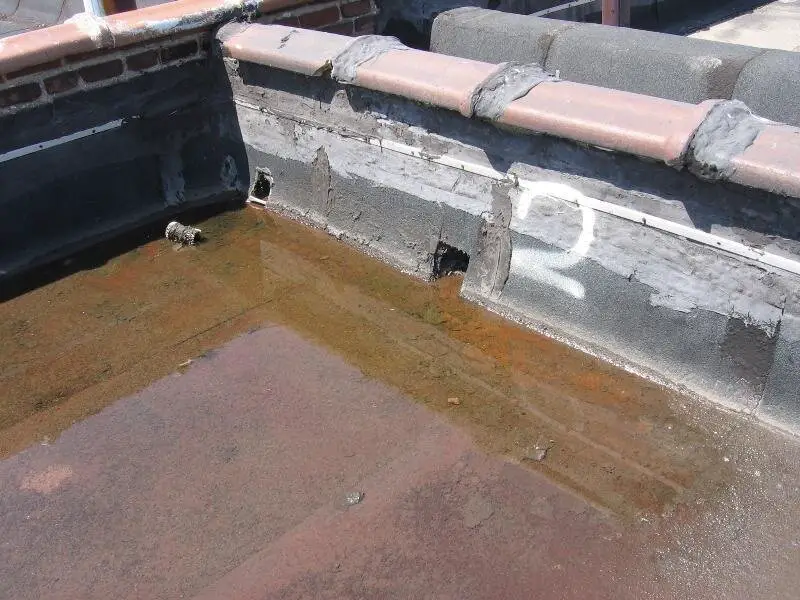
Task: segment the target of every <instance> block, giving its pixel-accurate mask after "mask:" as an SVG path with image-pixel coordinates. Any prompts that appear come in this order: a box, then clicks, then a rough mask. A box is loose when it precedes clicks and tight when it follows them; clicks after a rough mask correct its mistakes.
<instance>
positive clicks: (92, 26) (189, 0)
mask: <svg viewBox="0 0 800 600" xmlns="http://www.w3.org/2000/svg"><path fill="white" fill-rule="evenodd" d="M308 1H309V0H176V1H175V2H168V3H166V4H161V5H157V6H151V7H147V8H142V9H139V10H134V11H129V12H124V13H120V14H117V15H111V16H109V17H105V18H97V17H91V16H90V15H86V14H83V13H81V15H76V17H73V18H72V19H70V20H68V21H67V22H65V23H62V24H59V25H54V26H52V27H45V28H41V29H34V30H32V31H27V32H24V33H21V34H19V35H13V36H9V37H7V38H4V39H2V40H0V74H4V73H10V72H13V71H18V70H20V69H25V68H28V67H31V66H34V65H37V64H39V63H41V62H48V61H51V60H57V59H60V58H64V57H66V56H70V55H72V54H79V53H82V52H89V51H91V50H97V49H103V48H109V49H111V48H116V47H122V46H127V45H130V44H135V43H137V42H141V41H145V40H149V39H153V38H158V37H161V36H167V35H171V34H174V33H176V32H179V31H188V30H192V29H199V28H203V27H212V26H214V25H216V24H218V23H221V22H223V21H224V20H226V19H231V18H233V17H235V16H237V15H239V14H241V13H243V12H246V11H249V10H256V9H258V10H259V11H260V12H264V13H269V12H276V11H279V10H283V9H286V8H290V7H292V6H297V5H301V4H305V3H307V2H308Z"/></svg>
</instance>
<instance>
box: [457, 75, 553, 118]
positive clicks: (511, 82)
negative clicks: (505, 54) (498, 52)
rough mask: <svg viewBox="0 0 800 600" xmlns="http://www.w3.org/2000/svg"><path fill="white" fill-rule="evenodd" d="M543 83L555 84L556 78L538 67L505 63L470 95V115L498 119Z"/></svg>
mask: <svg viewBox="0 0 800 600" xmlns="http://www.w3.org/2000/svg"><path fill="white" fill-rule="evenodd" d="M543 81H558V78H557V77H555V76H554V75H552V74H551V73H548V72H547V71H545V70H544V69H542V67H540V66H539V65H535V64H519V63H513V62H512V63H506V64H504V65H502V66H501V67H500V69H499V70H498V71H496V72H495V73H492V74H491V75H490V76H489V77H488V78H487V79H486V80H485V81H483V82H482V83H481V84H480V85H479V86H478V87H477V88H476V89H475V91H474V92H473V93H472V112H473V114H475V115H476V116H478V117H481V118H483V119H497V118H498V117H500V116H501V115H502V114H503V113H504V112H505V110H506V107H508V105H509V104H510V103H512V102H513V101H514V100H517V99H518V98H522V97H523V96H525V95H526V94H527V93H528V92H530V91H531V90H532V89H533V88H534V87H536V86H537V85H539V84H540V83H542V82H543Z"/></svg>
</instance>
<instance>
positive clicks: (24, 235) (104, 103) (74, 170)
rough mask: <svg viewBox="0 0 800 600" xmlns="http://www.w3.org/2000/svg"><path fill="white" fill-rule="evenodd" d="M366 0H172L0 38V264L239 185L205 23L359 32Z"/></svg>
mask: <svg viewBox="0 0 800 600" xmlns="http://www.w3.org/2000/svg"><path fill="white" fill-rule="evenodd" d="M375 11H376V9H375V4H374V2H373V1H372V0H336V1H335V2H319V1H317V2H311V1H307V2H306V1H300V0H264V1H263V2H243V1H241V0H238V1H236V0H227V1H222V2H220V1H217V0H213V1H211V0H200V1H196V0H182V1H179V2H172V3H169V4H164V5H158V6H153V7H151V8H146V9H142V10H138V11H132V12H126V13H122V14H118V15H113V16H110V17H106V18H96V17H92V16H90V15H87V14H81V15H78V16H77V17H74V18H71V19H69V20H67V21H66V22H64V23H61V24H58V25H55V26H53V27H48V28H45V29H38V30H34V31H30V32H27V33H24V34H20V35H16V36H11V37H6V38H4V39H0V131H2V135H1V136H0V181H3V186H2V189H3V194H2V197H0V235H1V236H2V237H3V239H4V241H5V242H6V243H5V244H4V245H3V249H2V250H0V276H8V275H14V274H16V273H20V272H22V271H24V270H26V269H29V268H31V267H32V266H35V265H37V264H41V263H42V262H48V261H51V260H53V259H55V258H58V257H59V256H63V255H65V254H66V253H69V252H71V251H74V250H76V249H79V248H81V247H83V246H85V245H88V244H91V243H94V242H96V241H97V240H99V239H102V238H104V237H108V236H110V235H114V234H115V233H116V232H119V231H124V230H126V229H130V228H132V227H135V226H137V225H143V224H146V223H148V222H150V221H152V220H156V219H163V218H164V216H165V215H167V214H170V213H177V212H180V211H183V210H186V209H189V208H193V207H197V206H200V205H204V204H209V203H217V202H221V201H223V200H225V199H226V198H240V199H241V198H242V197H243V196H244V191H246V189H247V181H246V180H245V179H243V178H242V177H241V176H240V173H244V174H246V171H247V168H246V165H245V162H244V158H243V157H244V153H243V147H242V144H241V141H240V142H239V143H238V144H237V143H235V142H234V143H232V145H231V146H228V147H225V146H224V145H221V144H219V143H217V140H219V133H218V132H219V131H220V130H226V131H231V132H234V134H235V132H236V130H237V127H238V125H237V123H236V118H235V117H236V116H235V113H234V112H233V109H232V106H233V105H232V103H231V102H230V90H229V85H228V81H227V78H226V77H225V76H224V73H223V71H222V63H221V62H220V60H219V58H218V57H217V59H216V60H215V59H214V58H213V57H212V48H211V40H212V38H213V30H214V28H216V27H217V26H219V25H220V24H222V23H224V22H227V21H230V20H232V19H241V20H258V19H260V20H263V21H272V20H281V21H284V22H290V23H294V22H296V23H297V24H300V23H301V22H302V24H303V25H304V26H307V27H318V28H328V29H335V30H336V31H347V32H349V33H355V32H356V31H357V30H358V31H366V32H371V28H374V21H373V19H374V15H375ZM232 137H233V138H235V135H232Z"/></svg>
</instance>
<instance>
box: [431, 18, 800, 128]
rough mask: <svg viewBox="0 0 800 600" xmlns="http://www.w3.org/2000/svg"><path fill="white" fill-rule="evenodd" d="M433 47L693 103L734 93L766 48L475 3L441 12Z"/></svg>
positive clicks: (577, 80) (569, 79) (470, 56)
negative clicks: (522, 13) (749, 65)
mask: <svg viewBox="0 0 800 600" xmlns="http://www.w3.org/2000/svg"><path fill="white" fill-rule="evenodd" d="M431 49H432V50H433V51H434V52H440V53H443V54H450V55H453V56H460V57H463V58H471V59H474V60H482V61H486V62H493V63H499V62H504V61H509V60H514V61H520V62H536V63H540V64H542V65H543V66H544V67H545V68H546V69H547V70H548V71H551V72H558V74H559V76H560V77H562V78H563V79H566V80H568V81H575V82H578V83H586V84H591V85H597V86H600V87H606V88H612V89H618V90H624V91H628V92H635V93H639V94H646V95H649V96H657V97H659V98H668V99H672V100H680V101H683V102H691V103H699V102H702V101H703V100H708V99H712V98H723V99H728V98H731V97H732V96H733V93H734V87H735V86H736V82H737V79H738V78H739V74H740V72H741V71H742V69H743V68H744V66H745V65H746V64H747V63H748V61H750V60H752V59H754V58H755V57H757V56H759V55H761V54H762V53H763V52H764V51H763V50H761V49H758V48H751V47H748V46H737V45H734V44H723V43H720V42H712V41H708V40H698V39H690V38H684V37H680V36H672V35H667V34H661V33H654V32H650V31H640V30H635V29H628V28H617V27H605V26H603V25H594V24H590V23H572V22H567V21H558V20H555V19H544V18H538V17H530V16H519V15H512V14H506V13H502V12H498V11H493V10H482V9H478V8H463V9H458V10H453V11H449V12H445V13H442V14H440V15H439V16H438V17H436V20H435V22H434V26H433V33H432V36H431ZM795 77H796V75H795ZM756 112H757V111H756Z"/></svg>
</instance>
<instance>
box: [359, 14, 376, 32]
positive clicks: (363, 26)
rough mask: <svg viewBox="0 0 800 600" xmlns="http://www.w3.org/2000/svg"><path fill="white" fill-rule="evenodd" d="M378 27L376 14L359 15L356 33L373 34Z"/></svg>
mask: <svg viewBox="0 0 800 600" xmlns="http://www.w3.org/2000/svg"><path fill="white" fill-rule="evenodd" d="M377 29H378V26H377V23H376V21H375V15H369V16H367V17H359V18H358V19H356V20H355V34H356V35H372V34H374V33H375V32H376V30H377Z"/></svg>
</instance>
